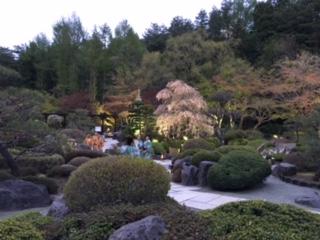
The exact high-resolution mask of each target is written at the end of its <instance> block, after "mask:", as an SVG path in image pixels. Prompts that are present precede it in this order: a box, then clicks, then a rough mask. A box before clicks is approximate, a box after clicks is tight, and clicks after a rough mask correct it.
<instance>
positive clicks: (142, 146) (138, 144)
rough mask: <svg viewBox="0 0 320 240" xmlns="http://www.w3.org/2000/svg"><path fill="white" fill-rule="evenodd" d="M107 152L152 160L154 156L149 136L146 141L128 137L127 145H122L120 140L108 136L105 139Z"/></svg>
mask: <svg viewBox="0 0 320 240" xmlns="http://www.w3.org/2000/svg"><path fill="white" fill-rule="evenodd" d="M105 150H106V151H111V152H112V151H116V152H120V154H123V155H130V156H133V157H142V158H146V159H151V158H152V155H153V148H152V142H151V140H150V137H149V136H146V137H145V139H142V138H141V137H140V136H139V137H137V138H132V137H128V138H127V139H126V142H125V144H120V142H119V141H118V140H116V139H114V138H113V137H112V136H108V137H107V138H105Z"/></svg>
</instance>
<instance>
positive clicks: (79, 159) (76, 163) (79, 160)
mask: <svg viewBox="0 0 320 240" xmlns="http://www.w3.org/2000/svg"><path fill="white" fill-rule="evenodd" d="M90 160H91V158H88V157H75V158H73V159H71V161H70V162H69V164H70V165H73V166H75V167H79V166H81V165H82V164H84V163H86V162H89V161H90Z"/></svg>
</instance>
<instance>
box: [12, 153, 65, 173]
mask: <svg viewBox="0 0 320 240" xmlns="http://www.w3.org/2000/svg"><path fill="white" fill-rule="evenodd" d="M17 164H18V165H19V166H20V167H32V168H35V169H37V170H38V172H41V173H46V172H47V171H48V170H49V169H51V168H53V167H55V166H59V165H61V164H64V158H63V157H62V156H61V155H59V154H53V155H36V154H35V155H30V156H29V155H27V156H22V157H19V158H18V159H17Z"/></svg>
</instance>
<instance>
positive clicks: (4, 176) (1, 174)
mask: <svg viewBox="0 0 320 240" xmlns="http://www.w3.org/2000/svg"><path fill="white" fill-rule="evenodd" d="M14 178H15V177H14V176H13V175H12V174H11V173H10V172H8V171H6V170H0V182H1V181H5V180H9V179H14Z"/></svg>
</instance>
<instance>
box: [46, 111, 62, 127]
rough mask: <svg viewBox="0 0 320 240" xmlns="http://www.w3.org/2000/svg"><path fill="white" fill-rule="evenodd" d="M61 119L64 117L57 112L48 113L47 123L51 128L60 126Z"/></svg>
mask: <svg viewBox="0 0 320 240" xmlns="http://www.w3.org/2000/svg"><path fill="white" fill-rule="evenodd" d="M63 121H64V118H63V117H61V116H59V115H57V114H52V115H49V116H48V118H47V124H48V125H49V127H52V128H62V125H63Z"/></svg>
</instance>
